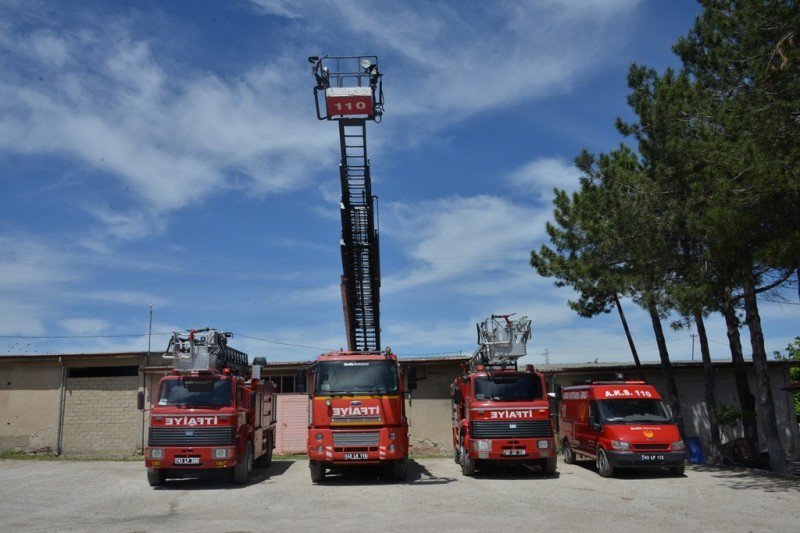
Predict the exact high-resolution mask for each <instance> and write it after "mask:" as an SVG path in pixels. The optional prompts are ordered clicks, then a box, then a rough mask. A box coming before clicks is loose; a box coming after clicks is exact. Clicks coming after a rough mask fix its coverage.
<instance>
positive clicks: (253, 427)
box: [138, 328, 275, 486]
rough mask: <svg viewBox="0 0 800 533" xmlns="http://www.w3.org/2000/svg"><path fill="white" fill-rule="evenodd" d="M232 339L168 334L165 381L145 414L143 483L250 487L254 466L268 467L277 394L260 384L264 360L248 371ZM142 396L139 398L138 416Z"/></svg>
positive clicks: (201, 332) (215, 333)
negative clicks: (224, 475) (225, 481)
mask: <svg viewBox="0 0 800 533" xmlns="http://www.w3.org/2000/svg"><path fill="white" fill-rule="evenodd" d="M229 337H230V334H229V333H223V332H218V331H215V330H213V329H210V328H205V329H202V330H191V331H190V332H189V334H188V335H186V336H183V335H180V334H178V333H177V332H176V333H173V336H172V339H171V340H170V344H169V347H168V348H167V353H166V354H165V355H164V358H165V359H168V360H172V364H173V370H172V373H171V374H169V375H167V376H165V377H163V378H162V379H161V381H160V382H159V384H158V389H157V391H156V393H155V398H154V404H153V407H152V409H151V410H150V413H149V414H150V417H149V420H150V423H149V433H148V445H147V447H146V448H145V466H146V467H147V480H148V482H149V483H150V485H152V486H156V485H161V484H162V483H164V481H165V480H166V479H167V478H168V477H192V476H196V475H197V474H198V473H200V472H203V471H225V472H228V473H229V474H230V476H231V477H232V478H233V480H234V481H235V482H236V483H247V480H248V478H249V476H250V473H251V471H252V469H253V466H254V465H255V466H258V467H267V466H269V465H270V463H271V462H272V449H273V448H274V447H275V394H274V392H273V388H272V383H271V382H270V381H268V380H265V381H262V380H261V379H260V377H261V365H263V364H266V360H264V358H256V359H254V361H253V363H254V364H253V367H252V368H251V367H249V366H248V362H247V354H245V353H242V352H240V351H238V350H234V349H233V348H231V347H229V346H228V345H227V339H228V338H229ZM144 401H145V398H144V393H143V392H140V393H139V397H138V403H139V409H140V410H143V409H144V407H145V405H144Z"/></svg>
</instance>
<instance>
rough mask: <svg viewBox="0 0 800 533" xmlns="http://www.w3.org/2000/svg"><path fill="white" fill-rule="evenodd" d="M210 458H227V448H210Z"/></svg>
mask: <svg viewBox="0 0 800 533" xmlns="http://www.w3.org/2000/svg"><path fill="white" fill-rule="evenodd" d="M211 456H212V457H213V458H214V459H225V458H227V457H228V448H212V449H211Z"/></svg>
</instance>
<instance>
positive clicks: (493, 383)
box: [475, 376, 542, 402]
mask: <svg viewBox="0 0 800 533" xmlns="http://www.w3.org/2000/svg"><path fill="white" fill-rule="evenodd" d="M541 397H542V384H541V382H540V381H539V380H538V379H536V378H532V377H531V376H502V377H501V376H494V377H493V378H489V377H483V376H481V377H478V378H475V399H476V400H497V401H506V402H515V401H522V400H534V399H537V398H541Z"/></svg>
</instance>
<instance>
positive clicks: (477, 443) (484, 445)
mask: <svg viewBox="0 0 800 533" xmlns="http://www.w3.org/2000/svg"><path fill="white" fill-rule="evenodd" d="M472 449H473V450H477V451H479V452H488V451H491V449H492V441H490V440H474V441H472Z"/></svg>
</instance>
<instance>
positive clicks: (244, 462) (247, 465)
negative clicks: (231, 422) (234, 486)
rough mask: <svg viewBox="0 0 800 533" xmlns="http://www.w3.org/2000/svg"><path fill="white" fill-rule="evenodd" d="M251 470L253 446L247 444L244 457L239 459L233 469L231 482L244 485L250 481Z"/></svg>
mask: <svg viewBox="0 0 800 533" xmlns="http://www.w3.org/2000/svg"><path fill="white" fill-rule="evenodd" d="M252 470H253V445H252V444H250V443H247V449H246V450H245V452H244V457H241V458H240V460H239V462H238V463H236V466H234V467H233V481H234V482H235V483H238V484H240V485H244V484H245V483H247V481H248V480H249V479H250V472H252Z"/></svg>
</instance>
